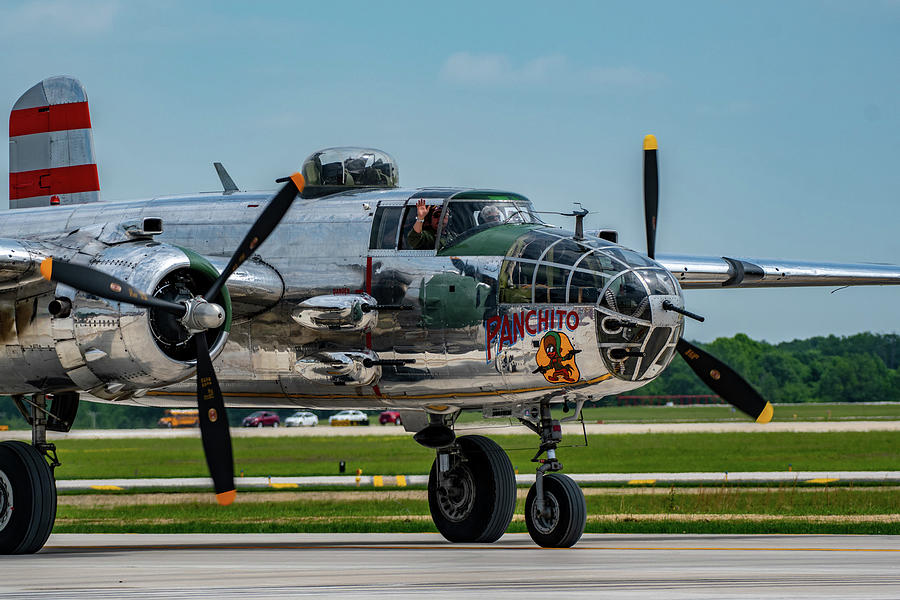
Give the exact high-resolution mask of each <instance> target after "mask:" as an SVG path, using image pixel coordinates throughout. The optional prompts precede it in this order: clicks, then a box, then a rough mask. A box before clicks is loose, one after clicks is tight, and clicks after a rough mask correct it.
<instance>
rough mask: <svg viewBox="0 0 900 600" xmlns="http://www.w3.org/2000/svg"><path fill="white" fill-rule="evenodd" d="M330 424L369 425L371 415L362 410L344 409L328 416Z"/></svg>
mask: <svg viewBox="0 0 900 600" xmlns="http://www.w3.org/2000/svg"><path fill="white" fill-rule="evenodd" d="M328 423H329V424H330V425H368V424H369V417H367V416H366V413H364V412H363V411H361V410H342V411H341V412H339V413H337V414H336V415H331V416H330V417H328Z"/></svg>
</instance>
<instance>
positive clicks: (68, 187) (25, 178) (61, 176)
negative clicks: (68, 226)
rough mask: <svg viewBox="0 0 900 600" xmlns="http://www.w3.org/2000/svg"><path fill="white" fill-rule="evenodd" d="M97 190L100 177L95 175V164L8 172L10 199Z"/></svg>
mask: <svg viewBox="0 0 900 600" xmlns="http://www.w3.org/2000/svg"><path fill="white" fill-rule="evenodd" d="M99 190H100V177H99V176H98V175H97V165H77V166H74V167H57V168H55V169H40V170H37V171H24V172H22V173H10V174H9V199H10V200H21V199H22V198H33V197H35V196H49V195H50V194H77V193H78V192H96V191H99Z"/></svg>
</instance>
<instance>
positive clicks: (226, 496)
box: [216, 490, 237, 506]
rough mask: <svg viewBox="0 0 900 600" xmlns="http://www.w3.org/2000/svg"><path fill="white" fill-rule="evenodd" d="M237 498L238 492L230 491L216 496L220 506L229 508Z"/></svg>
mask: <svg viewBox="0 0 900 600" xmlns="http://www.w3.org/2000/svg"><path fill="white" fill-rule="evenodd" d="M235 498H237V490H229V491H227V492H222V493H221V494H216V502H218V503H219V506H228V505H229V504H231V503H232V502H234V499H235Z"/></svg>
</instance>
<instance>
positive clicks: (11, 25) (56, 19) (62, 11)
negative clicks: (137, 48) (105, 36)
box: [0, 0, 119, 36]
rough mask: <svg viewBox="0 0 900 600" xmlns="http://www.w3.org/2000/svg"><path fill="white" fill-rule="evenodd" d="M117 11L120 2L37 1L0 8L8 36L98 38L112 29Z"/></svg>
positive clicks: (0, 26) (96, 0) (103, 0)
mask: <svg viewBox="0 0 900 600" xmlns="http://www.w3.org/2000/svg"><path fill="white" fill-rule="evenodd" d="M118 12H119V2H118V1H117V0H87V1H82V2H77V1H75V0H35V1H31V2H24V3H21V4H19V5H17V6H14V7H8V5H7V7H4V8H3V9H0V23H2V25H0V32H2V33H3V34H4V35H7V36H15V35H18V36H23V35H28V36H47V35H51V34H54V33H61V32H65V33H67V34H70V35H71V34H75V35H96V34H99V33H103V32H106V31H109V30H110V29H112V26H113V24H114V22H115V19H116V15H117V14H118Z"/></svg>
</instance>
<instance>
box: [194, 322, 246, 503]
mask: <svg viewBox="0 0 900 600" xmlns="http://www.w3.org/2000/svg"><path fill="white" fill-rule="evenodd" d="M194 339H195V340H196V346H197V408H198V409H199V411H200V437H201V438H202V439H203V453H204V454H205V455H206V464H207V466H209V474H210V475H211V476H212V480H213V488H214V489H215V491H216V501H217V502H218V503H219V504H221V505H222V506H228V505H229V504H231V503H232V502H234V499H235V497H236V496H237V490H236V489H235V486H234V457H233V455H232V452H231V432H230V431H229V430H228V415H227V414H226V413H225V402H224V401H223V400H222V390H221V389H219V381H218V379H216V372H215V370H213V366H212V359H210V357H209V348H208V346H207V343H206V335H205V334H204V333H203V332H201V333H197V334H194Z"/></svg>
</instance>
